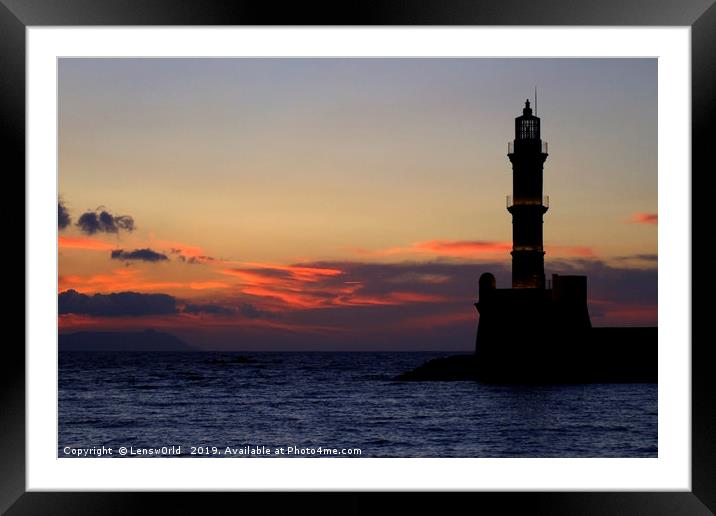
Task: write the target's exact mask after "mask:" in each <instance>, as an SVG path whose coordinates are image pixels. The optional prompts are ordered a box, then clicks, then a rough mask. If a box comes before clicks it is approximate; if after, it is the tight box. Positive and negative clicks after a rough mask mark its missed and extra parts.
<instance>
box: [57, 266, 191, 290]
mask: <svg viewBox="0 0 716 516" xmlns="http://www.w3.org/2000/svg"><path fill="white" fill-rule="evenodd" d="M58 286H59V290H60V291H63V290H68V289H74V290H76V291H77V292H81V293H88V292H121V291H127V290H134V291H147V290H149V291H152V290H164V289H172V288H182V287H185V285H184V284H183V283H179V282H176V281H147V280H146V279H144V278H142V276H141V273H140V271H139V270H138V269H132V268H128V267H122V268H118V269H115V270H113V271H112V272H111V273H109V274H93V275H90V276H79V275H66V276H65V275H63V276H60V277H59V278H58Z"/></svg>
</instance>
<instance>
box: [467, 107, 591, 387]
mask: <svg viewBox="0 0 716 516" xmlns="http://www.w3.org/2000/svg"><path fill="white" fill-rule="evenodd" d="M507 156H508V157H509V159H510V162H511V163H512V177H513V183H512V184H513V189H512V195H511V196H508V197H507V210H508V211H509V212H510V214H511V215H512V253H511V254H512V288H509V289H498V288H497V285H496V282H495V277H494V276H493V275H492V274H490V273H489V272H488V273H484V274H483V275H482V276H481V277H480V281H479V289H480V292H479V302H478V303H476V304H475V306H476V307H477V309H478V311H479V312H480V322H479V326H478V331H477V339H476V346H475V358H476V365H477V368H478V376H479V377H481V378H485V379H499V380H510V379H515V380H525V379H535V378H555V377H564V376H565V374H566V373H567V371H566V370H567V369H571V370H575V369H579V366H580V364H579V362H581V361H582V360H584V359H585V355H584V351H585V348H584V346H585V345H587V343H588V342H590V341H591V340H592V337H593V333H592V332H591V326H592V325H591V321H590V318H589V312H588V309H587V277H586V276H560V275H557V274H553V275H552V281H551V285H549V284H547V283H546V282H545V274H544V255H545V251H544V247H543V236H542V226H543V217H544V214H545V213H546V212H547V210H548V205H549V202H548V198H547V197H544V196H543V192H542V185H543V168H544V163H545V161H546V159H547V156H548V153H547V143H546V142H544V141H542V139H541V135H540V119H539V118H538V117H537V116H535V115H534V114H533V113H532V109H531V108H530V102H529V100H527V101H526V102H525V107H524V109H523V111H522V115H521V116H518V117H517V118H516V119H515V139H514V140H513V141H512V142H510V143H509V144H508V153H507Z"/></svg>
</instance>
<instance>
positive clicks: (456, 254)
mask: <svg viewBox="0 0 716 516" xmlns="http://www.w3.org/2000/svg"><path fill="white" fill-rule="evenodd" d="M511 250H512V242H498V241H489V240H428V241H426V242H417V243H414V244H411V245H409V246H407V247H389V248H387V249H378V250H376V251H368V250H365V249H355V252H357V253H359V254H364V255H371V256H390V255H397V254H426V255H427V254H429V255H432V256H444V257H452V258H465V259H478V258H485V257H487V258H495V257H496V256H499V255H503V256H507V255H508V253H509V252H510V251H511ZM547 251H548V252H553V253H554V254H556V255H559V256H580V257H583V258H593V257H594V256H595V254H594V251H593V250H592V249H591V248H589V247H584V246H549V248H548V249H547Z"/></svg>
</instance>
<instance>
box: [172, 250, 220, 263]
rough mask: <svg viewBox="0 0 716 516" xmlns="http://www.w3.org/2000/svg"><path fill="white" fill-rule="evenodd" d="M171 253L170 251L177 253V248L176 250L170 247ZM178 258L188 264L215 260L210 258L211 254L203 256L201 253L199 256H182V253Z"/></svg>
mask: <svg viewBox="0 0 716 516" xmlns="http://www.w3.org/2000/svg"><path fill="white" fill-rule="evenodd" d="M179 252H181V251H179ZM171 253H172V254H177V250H176V249H172V250H171ZM178 258H179V261H181V262H184V263H188V264H190V265H200V264H204V263H211V262H215V261H216V258H212V257H211V256H203V255H201V256H184V255H179V256H178Z"/></svg>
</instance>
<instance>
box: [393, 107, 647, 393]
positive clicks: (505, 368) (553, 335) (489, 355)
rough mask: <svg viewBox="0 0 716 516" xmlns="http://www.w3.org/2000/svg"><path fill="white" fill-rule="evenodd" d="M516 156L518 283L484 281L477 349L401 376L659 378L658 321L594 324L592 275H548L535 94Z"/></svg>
mask: <svg viewBox="0 0 716 516" xmlns="http://www.w3.org/2000/svg"><path fill="white" fill-rule="evenodd" d="M507 156H508V157H509V158H510V162H511V163H512V177H513V182H512V185H513V188H512V195H509V196H507V210H508V211H509V212H510V214H511V215H512V253H511V254H512V288H507V289H499V288H497V284H496V280H495V276H493V275H492V274H490V273H489V272H486V273H484V274H482V276H480V280H479V290H480V292H479V302H477V303H475V307H476V308H477V310H478V311H479V312H480V322H479V325H478V329H477V339H476V345H475V354H474V355H456V356H452V357H447V358H438V359H433V360H430V361H428V362H427V363H425V364H423V365H422V366H420V367H418V368H417V369H414V370H412V371H409V372H406V373H403V374H402V375H399V376H398V377H397V379H399V380H415V381H424V380H482V381H491V382H505V383H527V382H542V383H565V382H573V383H585V382H610V383H611V382H655V381H656V380H657V338H658V334H657V328H592V324H591V321H590V318H589V311H588V309H587V277H586V276H575V275H570V276H562V275H558V274H553V275H552V280H551V284H548V283H547V282H546V281H545V274H544V255H545V251H544V247H543V240H542V224H543V216H544V214H545V213H546V212H547V209H548V205H549V202H548V198H547V197H544V196H543V194H542V178H543V167H544V163H545V161H546V159H547V156H548V154H547V143H546V142H543V141H542V139H541V136H540V119H539V118H538V117H537V116H535V115H533V114H532V109H531V108H530V102H529V100H527V102H526V103H525V107H524V109H523V111H522V115H521V116H518V117H517V118H516V119H515V139H514V141H512V142H510V143H509V144H508V152H507Z"/></svg>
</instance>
